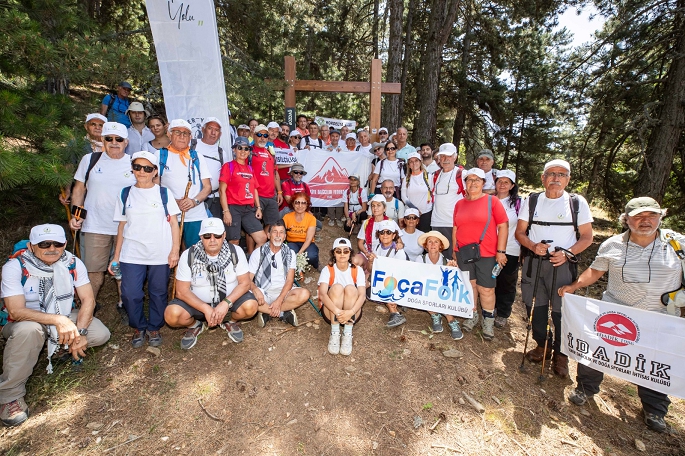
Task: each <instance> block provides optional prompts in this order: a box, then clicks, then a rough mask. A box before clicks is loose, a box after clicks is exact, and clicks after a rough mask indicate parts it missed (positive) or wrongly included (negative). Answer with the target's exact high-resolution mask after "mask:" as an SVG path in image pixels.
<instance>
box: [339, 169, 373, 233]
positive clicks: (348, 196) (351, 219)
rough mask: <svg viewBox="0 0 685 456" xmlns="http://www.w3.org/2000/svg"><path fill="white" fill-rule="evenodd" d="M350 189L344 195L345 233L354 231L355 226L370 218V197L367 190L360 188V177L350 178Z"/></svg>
mask: <svg viewBox="0 0 685 456" xmlns="http://www.w3.org/2000/svg"><path fill="white" fill-rule="evenodd" d="M348 179H349V180H350V188H349V189H347V190H346V191H345V193H343V203H344V206H345V207H344V214H345V231H350V233H351V230H352V227H354V225H359V224H361V223H362V222H363V221H364V220H366V218H367V217H368V214H367V213H366V211H367V203H368V201H369V196H368V194H367V190H366V188H361V187H360V186H359V176H350V177H348Z"/></svg>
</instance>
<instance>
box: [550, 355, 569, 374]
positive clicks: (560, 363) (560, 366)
mask: <svg viewBox="0 0 685 456" xmlns="http://www.w3.org/2000/svg"><path fill="white" fill-rule="evenodd" d="M552 371H553V372H554V375H556V376H557V377H561V378H566V377H568V356H565V355H562V354H561V353H554V356H553V357H552Z"/></svg>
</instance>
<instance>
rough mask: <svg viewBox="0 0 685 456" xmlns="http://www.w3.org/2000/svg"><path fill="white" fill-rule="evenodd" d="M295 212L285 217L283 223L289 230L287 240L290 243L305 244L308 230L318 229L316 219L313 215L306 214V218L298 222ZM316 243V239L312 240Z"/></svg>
mask: <svg viewBox="0 0 685 456" xmlns="http://www.w3.org/2000/svg"><path fill="white" fill-rule="evenodd" d="M296 215H297V214H296V213H295V212H288V213H287V214H285V215H284V216H283V222H284V223H285V228H286V230H287V235H286V240H287V241H288V242H304V241H306V240H307V229H309V228H311V227H316V217H314V216H313V215H312V214H311V213H309V212H305V213H304V218H303V219H302V221H301V222H298V221H297V220H296V218H295V216H296ZM312 243H314V239H312Z"/></svg>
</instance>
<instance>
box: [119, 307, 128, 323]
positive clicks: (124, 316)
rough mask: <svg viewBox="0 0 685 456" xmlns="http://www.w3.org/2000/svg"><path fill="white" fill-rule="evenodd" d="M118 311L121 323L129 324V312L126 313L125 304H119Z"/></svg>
mask: <svg viewBox="0 0 685 456" xmlns="http://www.w3.org/2000/svg"><path fill="white" fill-rule="evenodd" d="M117 312H119V317H121V324H122V325H124V326H128V313H126V309H124V306H123V305H117Z"/></svg>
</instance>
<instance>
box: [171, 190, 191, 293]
mask: <svg viewBox="0 0 685 456" xmlns="http://www.w3.org/2000/svg"><path fill="white" fill-rule="evenodd" d="M192 185H193V183H192V182H191V181H190V180H188V184H187V185H186V192H185V194H184V195H183V199H186V198H188V192H189V191H190V187H191V186H192ZM185 219H186V211H183V212H181V226H180V227H179V230H178V231H179V233H178V237H179V242H178V245H182V244H181V243H182V242H183V222H184V221H185ZM186 247H187V246H186ZM181 251H183V247H181ZM171 276H172V282H171V299H174V298H175V297H176V268H174V269H172V271H171Z"/></svg>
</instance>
